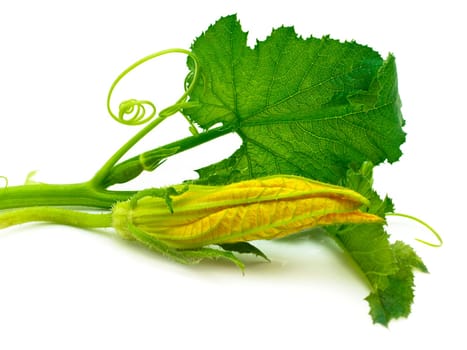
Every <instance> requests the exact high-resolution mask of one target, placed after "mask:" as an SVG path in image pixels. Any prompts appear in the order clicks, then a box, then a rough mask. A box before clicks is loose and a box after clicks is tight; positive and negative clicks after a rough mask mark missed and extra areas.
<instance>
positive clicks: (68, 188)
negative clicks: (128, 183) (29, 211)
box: [0, 182, 135, 210]
mask: <svg viewBox="0 0 467 350" xmlns="http://www.w3.org/2000/svg"><path fill="white" fill-rule="evenodd" d="M134 193H135V192H133V191H106V190H100V189H96V188H95V187H94V186H92V184H91V183H89V182H86V183H80V184H67V185H51V184H35V185H22V186H11V187H5V188H3V189H0V210H2V209H13V208H23V207H37V206H82V207H92V208H105V209H109V208H111V207H112V206H113V205H114V203H115V202H117V201H123V200H127V199H128V198H129V197H131V196H132V195H134Z"/></svg>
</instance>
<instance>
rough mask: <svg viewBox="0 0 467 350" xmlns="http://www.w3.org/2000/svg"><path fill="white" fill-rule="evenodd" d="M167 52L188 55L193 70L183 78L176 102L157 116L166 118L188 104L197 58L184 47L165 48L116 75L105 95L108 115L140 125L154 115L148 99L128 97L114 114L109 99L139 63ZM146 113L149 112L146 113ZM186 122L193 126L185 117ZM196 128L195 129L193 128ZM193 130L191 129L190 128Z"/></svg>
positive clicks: (194, 77) (194, 78) (196, 74)
mask: <svg viewBox="0 0 467 350" xmlns="http://www.w3.org/2000/svg"><path fill="white" fill-rule="evenodd" d="M169 53H182V54H185V55H188V56H189V57H191V58H192V59H193V62H194V70H193V72H190V73H189V75H188V76H187V78H186V79H185V93H184V94H183V95H182V96H181V97H180V99H178V101H177V102H176V103H174V104H173V105H172V106H170V107H167V108H165V109H164V110H162V111H161V112H160V113H159V116H160V117H161V118H166V117H168V116H171V115H173V114H175V113H177V112H178V111H180V110H181V109H182V108H185V107H187V106H189V103H188V102H187V98H188V95H189V94H190V93H191V91H192V90H193V87H194V83H195V82H196V80H197V79H198V60H197V58H196V56H195V55H194V54H193V53H192V52H190V51H188V50H185V49H177V48H175V49H167V50H163V51H159V52H156V53H153V54H151V55H149V56H146V57H144V58H142V59H140V60H138V61H137V62H135V63H133V64H132V65H131V66H129V67H128V68H127V69H125V70H124V71H123V72H122V73H121V74H120V75H119V76H118V77H117V79H115V81H114V82H113V83H112V85H111V87H110V90H109V93H108V95H107V110H108V112H109V114H110V116H111V117H112V118H113V119H114V120H116V121H117V122H119V123H122V124H125V125H141V124H145V123H147V122H148V121H149V120H151V119H153V118H154V117H155V116H156V113H157V110H156V106H155V105H154V103H152V102H151V101H149V100H137V99H129V100H125V101H123V102H121V103H120V105H119V108H118V115H117V114H115V113H114V112H113V111H112V108H111V107H110V100H111V98H112V94H113V91H114V89H115V87H116V86H117V84H118V83H119V82H120V80H122V79H123V78H124V77H125V76H126V75H127V74H128V73H130V72H131V71H132V70H133V69H135V68H136V67H138V66H140V65H141V64H143V63H145V62H147V61H149V60H151V59H153V58H156V57H159V56H163V55H166V54H169ZM188 81H191V83H189V84H188ZM149 111H150V113H149ZM147 113H149V114H148V115H147ZM187 120H188V122H189V123H190V130H192V128H193V124H192V122H191V121H190V120H189V119H187ZM195 130H196V129H195ZM192 132H193V130H192Z"/></svg>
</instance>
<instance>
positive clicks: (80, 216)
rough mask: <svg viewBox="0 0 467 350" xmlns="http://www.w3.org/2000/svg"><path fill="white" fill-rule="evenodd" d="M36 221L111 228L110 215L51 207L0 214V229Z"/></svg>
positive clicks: (16, 210)
mask: <svg viewBox="0 0 467 350" xmlns="http://www.w3.org/2000/svg"><path fill="white" fill-rule="evenodd" d="M38 221H45V222H53V223H57V224H62V225H68V226H76V227H82V228H98V227H111V226H112V214H110V213H99V214H90V213H84V212H80V211H76V210H71V209H63V208H51V207H32V208H21V209H14V210H7V211H4V212H1V213H0V229H2V228H6V227H10V226H14V225H20V224H24V223H27V222H38Z"/></svg>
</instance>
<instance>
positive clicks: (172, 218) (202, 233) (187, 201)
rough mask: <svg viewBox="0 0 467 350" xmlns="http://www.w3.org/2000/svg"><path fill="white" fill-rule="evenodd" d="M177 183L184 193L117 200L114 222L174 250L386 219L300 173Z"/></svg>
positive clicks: (349, 194) (351, 195)
mask: <svg viewBox="0 0 467 350" xmlns="http://www.w3.org/2000/svg"><path fill="white" fill-rule="evenodd" d="M182 188H183V186H175V187H174V188H172V189H173V190H175V191H177V190H179V191H180V190H181V191H183V192H181V193H180V194H177V195H173V196H171V197H170V203H171V205H170V207H171V209H172V210H169V208H168V205H167V204H168V202H167V199H166V198H161V196H153V195H149V194H148V195H147V196H144V197H142V198H140V199H138V200H133V201H132V200H129V201H125V202H120V203H117V204H116V205H115V207H114V210H113V226H114V228H115V229H116V230H117V232H119V234H120V235H121V236H123V237H124V238H127V239H133V238H134V237H133V234H132V232H134V230H135V229H136V230H138V232H139V233H141V232H143V233H144V234H145V235H147V236H150V237H151V238H152V239H156V240H158V241H160V242H163V243H164V244H165V245H167V246H168V247H171V248H177V249H192V248H198V247H203V246H206V245H210V244H225V243H235V242H245V241H252V240H258V239H274V238H281V237H284V236H287V235H290V234H293V233H297V232H299V231H301V230H304V229H308V228H312V227H315V226H323V225H332V224H346V223H374V222H381V221H382V219H381V218H380V217H378V216H375V215H372V214H368V213H364V212H361V211H360V210H359V207H361V206H362V205H365V204H368V203H367V202H368V201H367V200H366V198H364V197H363V196H362V195H360V194H358V193H356V192H354V191H352V190H349V189H346V188H343V187H338V186H334V185H329V184H325V183H321V182H317V181H312V180H309V179H306V178H302V177H297V176H271V177H265V178H260V179H254V180H248V181H242V182H238V183H233V184H230V185H225V186H201V185H190V186H189V187H188V189H185V190H182Z"/></svg>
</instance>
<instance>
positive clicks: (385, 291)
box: [365, 241, 428, 326]
mask: <svg viewBox="0 0 467 350" xmlns="http://www.w3.org/2000/svg"><path fill="white" fill-rule="evenodd" d="M391 247H392V249H393V253H394V257H395V259H396V262H397V272H395V273H393V274H391V275H389V276H388V277H387V279H388V285H387V286H386V287H385V288H378V289H376V290H374V291H373V292H372V293H371V294H370V295H369V296H368V297H366V298H365V300H367V301H368V303H369V305H370V315H371V317H372V318H373V322H375V323H380V324H382V325H384V326H387V325H388V323H389V321H390V320H392V319H396V318H400V317H407V316H408V315H409V314H410V311H411V305H412V303H413V299H414V274H413V268H416V269H419V270H420V271H422V272H428V270H427V268H426V266H425V265H424V264H423V262H422V260H421V259H420V257H418V256H417V254H415V252H414V250H413V249H412V248H411V247H410V246H408V245H406V244H404V243H403V242H400V241H397V242H396V243H394V244H393V245H392V246H391Z"/></svg>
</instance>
